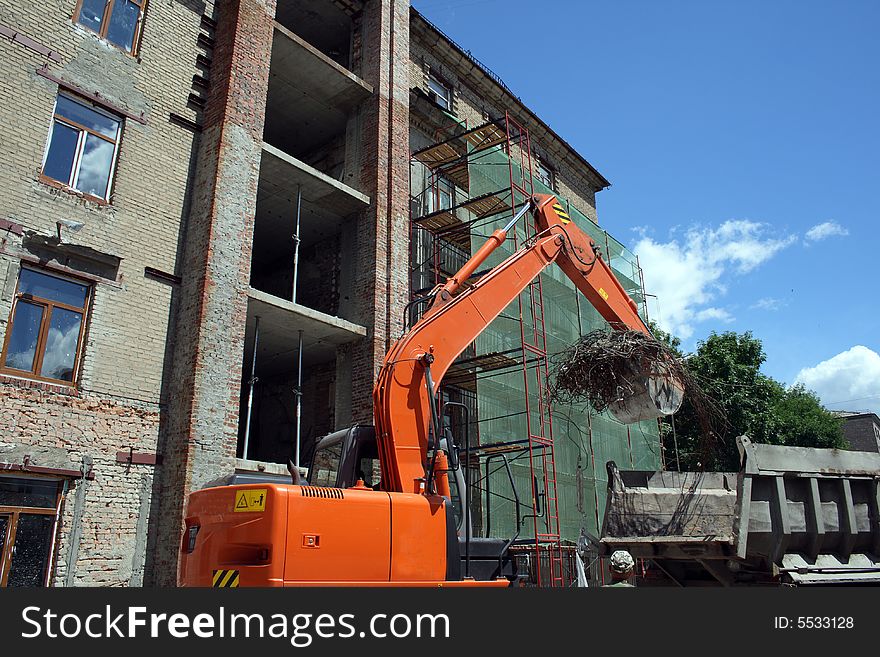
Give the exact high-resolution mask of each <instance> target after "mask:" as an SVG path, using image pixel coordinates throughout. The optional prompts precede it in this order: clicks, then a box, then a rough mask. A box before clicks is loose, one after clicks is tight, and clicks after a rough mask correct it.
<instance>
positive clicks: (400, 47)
mask: <svg viewBox="0 0 880 657" xmlns="http://www.w3.org/2000/svg"><path fill="white" fill-rule="evenodd" d="M358 27H359V31H360V32H361V35H362V37H361V38H362V41H361V42H360V43H359V45H358V48H357V52H359V53H360V59H359V62H358V68H359V70H360V75H361V77H362V78H363V79H364V80H365V81H366V82H368V83H369V84H371V85H372V86H373V89H374V90H375V94H374V95H373V97H372V98H370V99H368V100H367V101H365V102H364V104H363V106H362V107H361V111H360V115H359V117H358V120H359V124H360V134H361V136H362V141H361V148H360V149H359V151H360V152H359V157H360V165H359V167H358V168H359V171H358V178H359V180H360V185H359V186H358V187H359V188H360V189H363V190H364V191H365V192H366V193H367V194H369V196H370V198H371V200H372V203H371V205H370V208H369V210H367V211H366V212H365V213H364V215H363V216H362V217H360V218H359V219H358V222H357V236H356V242H357V247H356V255H355V271H357V272H363V273H364V275H360V276H356V277H355V282H354V291H353V297H354V298H353V300H352V306H353V314H354V318H355V321H360V322H361V323H363V324H364V325H366V326H367V327H368V331H369V333H368V335H367V338H366V339H365V340H362V341H360V342H358V343H356V344H354V345H352V346H351V349H350V350H347V352H346V355H347V357H348V359H349V361H350V362H349V364H350V368H351V373H352V374H351V379H352V381H351V386H352V388H351V389H352V393H351V394H352V402H351V417H352V421H353V422H364V423H372V420H373V405H372V390H373V383H374V381H375V376H376V373H377V372H378V370H379V367H381V364H382V360H383V358H384V356H385V352H386V351H387V349H388V346H389V344H390V340H391V339H392V338H393V337H396V336H397V335H398V334H399V332H400V311H401V309H402V308H403V306H404V305H405V304H406V302H407V300H408V299H407V298H408V294H409V289H408V281H407V268H406V267H405V266H401V265H402V264H403V263H407V262H409V148H408V143H409V138H408V133H409V76H408V74H407V66H406V61H407V59H406V57H407V55H406V53H408V52H409V3H408V2H405V1H404V0H372V1H371V2H368V3H367V4H366V6H365V9H364V12H363V16H362V17H361V20H360V25H359V26H358ZM367 272H370V273H371V274H372V273H373V272H375V276H371V275H366V273H367Z"/></svg>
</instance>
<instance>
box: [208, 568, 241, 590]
mask: <svg viewBox="0 0 880 657" xmlns="http://www.w3.org/2000/svg"><path fill="white" fill-rule="evenodd" d="M213 586H214V588H215V589H234V588H237V587H238V571H237V570H215V571H214V583H213Z"/></svg>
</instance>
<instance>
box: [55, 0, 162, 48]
mask: <svg viewBox="0 0 880 657" xmlns="http://www.w3.org/2000/svg"><path fill="white" fill-rule="evenodd" d="M116 1H117V0H105V3H104V13H103V14H102V15H101V29H100V30H99V31H97V32H96V31H95V30H93V29H92V28H90V27H89V26H88V25H86V24H85V23H81V22H80V20H79V17H80V14H81V13H82V6H83V0H76V9H74V11H73V17H72V18H71V20H72V21H73V22H74V23H75V24H76V25H79V26H80V27H83V28H85V29H87V30H88V31H89V32H91V33H92V34H97V35H98V38H99V39H101V41H105V42H107V43H109V44H110V45H111V46H113V47H114V48H116V49H117V50H119V51H121V52H124V53H125V54H126V55H131V56H132V57H137V56H138V55H139V53H140V49H141V35H142V33H143V30H144V16H145V14H146V12H147V2H148V1H149V0H127V1H128V2H132V3H134V4H136V5H138V6H139V7H140V9H141V12H140V15H139V16H138V20H137V26H136V27H135V28H134V35H132V39H131V50H125V49H124V48H123V47H122V46H120V45H118V44H115V43H113V42H112V41H110V40H109V39H108V38H107V29H108V28H109V25H110V21H109V18H110V17H111V16H112V15H113V7H114V6H115V5H116ZM122 1H123V2H124V1H126V0H122Z"/></svg>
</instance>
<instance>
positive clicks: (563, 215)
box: [553, 203, 571, 224]
mask: <svg viewBox="0 0 880 657" xmlns="http://www.w3.org/2000/svg"><path fill="white" fill-rule="evenodd" d="M553 211H554V212H555V213H556V216H557V217H559V221H561V222H562V223H564V224H567V223H570V222H571V217H569V216H568V213H567V212H566V211H565V208H563V207H562V206H561V205H559V203H554V204H553Z"/></svg>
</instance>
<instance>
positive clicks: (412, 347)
mask: <svg viewBox="0 0 880 657" xmlns="http://www.w3.org/2000/svg"><path fill="white" fill-rule="evenodd" d="M530 207H531V209H532V211H533V212H534V213H535V219H536V225H537V227H538V234H537V235H536V236H535V237H534V238H533V240H532V241H531V242H530V243H529V244H528V245H527V246H526V247H524V248H522V249H520V250H518V251H517V252H516V253H514V254H512V255H511V256H510V257H508V258H507V259H506V260H505V261H504V262H502V263H501V264H499V265H498V266H496V267H495V268H493V269H492V270H491V271H490V272H489V273H487V274H486V275H485V276H483V277H482V278H481V279H480V280H479V281H477V282H476V283H475V284H473V286H471V287H468V288H466V289H464V288H463V286H464V284H465V282H466V281H467V279H468V278H469V277H470V276H471V274H473V272H474V271H476V269H477V268H478V267H479V266H480V265H481V264H482V263H483V262H485V260H486V258H487V257H488V256H489V254H490V253H491V252H492V251H494V250H495V249H496V248H497V247H498V246H500V245H501V244H502V243H503V242H504V240H505V239H506V237H507V230H508V229H509V228H510V226H511V224H512V223H513V222H511V224H509V225H508V226H507V227H506V228H504V229H499V230H497V231H495V233H494V234H493V235H492V236H491V237H490V238H489V240H488V241H487V242H486V244H484V245H483V247H482V248H480V249H479V250H478V251H477V253H476V254H474V256H473V257H472V258H471V259H470V260H469V261H468V262H467V263H466V264H465V265H464V266H463V267H462V268H461V270H459V272H458V273H457V274H456V275H455V276H453V277H451V278H450V279H449V280H448V281H447V282H446V283H445V284H444V285H443V286H442V287H441V288H440V289H439V290H438V291H437V292H436V295H435V299H434V302H433V304H432V305H431V307H430V308H429V309H428V310H427V312H426V313H425V314H424V315H423V316H422V318H421V319H420V320H419V321H418V322H416V324H415V325H414V326H413V327H412V329H411V330H410V331H409V332H408V333H407V334H405V335H404V336H403V337H401V338H400V339H399V340H398V341H397V342H396V343H395V344H394V345H393V346H392V348H391V349H390V350H389V352H388V354H387V355H386V357H385V361H384V363H383V365H382V368H381V370H380V372H379V376H378V379H377V382H376V386H375V388H374V391H373V397H374V399H373V401H374V413H375V418H374V419H375V427H376V440H377V442H378V445H379V451H380V460H381V464H382V479H383V488H385V490H393V491H401V492H409V493H425V492H426V488H425V487H426V481H425V477H426V467H425V465H426V464H425V460H426V455H427V453H428V447H429V445H428V443H429V431H430V429H429V427H430V426H431V425H432V422H433V421H434V420H433V415H432V413H433V411H432V406H431V405H432V397H433V390H435V389H436V388H437V387H438V386H439V384H440V382H441V380H442V378H443V375H444V374H445V373H446V371H447V370H448V369H449V366H450V365H452V363H453V361H454V360H455V359H456V358H457V357H458V356H459V354H461V352H462V351H464V349H465V348H466V347H467V346H468V345H469V344H470V343H471V342H473V341H474V339H475V338H476V337H477V336H478V335H479V334H480V333H481V332H482V331H483V330H484V329H485V328H486V327H487V326H488V325H489V324H490V323H491V322H492V321H493V320H494V319H495V318H496V317H498V315H499V314H500V313H501V312H502V311H503V310H504V309H505V308H506V307H507V306H508V305H509V304H510V303H511V302H512V301H514V300H515V299H516V298H517V296H518V295H519V294H520V292H522V291H523V290H524V289H525V288H526V287H527V286H528V285H529V283H530V282H531V281H532V280H534V278H535V277H536V276H538V274H540V273H541V272H542V271H543V270H544V269H545V268H547V267H548V266H549V265H550V264H552V263H553V262H556V263H557V264H558V265H559V266H560V267H561V269H562V271H563V272H565V274H566V275H567V276H568V277H569V278H570V279H571V280H572V282H573V283H574V284H575V286H576V287H577V288H578V290H580V291H581V292H582V293H583V294H584V295H585V296H586V297H587V299H589V301H590V302H591V303H592V304H593V305H594V306H595V307H596V309H597V310H598V311H599V313H600V314H601V315H602V317H604V318H605V319H606V320H607V321H608V322H609V323H610V324H611V326H612V327H614V328H615V329H632V330H636V331H641V332H644V333H646V334H650V331H649V330H648V327H647V326H645V323H644V322H643V321H642V319H641V318H640V317H639V314H638V309H637V307H636V304H635V303H634V302H633V300H632V299H631V298H630V297H629V295H628V294H627V293H626V291H625V290H624V289H623V287H622V286H621V285H620V282H619V281H618V280H617V278H616V277H615V276H614V274H613V273H612V271H611V269H610V267H609V266H608V265H607V263H605V262H604V261H603V260H602V258H601V257H599V255H598V252H597V250H596V249H595V247H594V244H593V241H592V240H591V239H590V238H589V236H587V235H586V234H585V233H583V232H582V231H581V230H580V229H579V228H577V226H575V225H574V224H573V223H572V222H571V220H570V219H569V218H568V215H567V213H566V212H565V211H564V209H563V208H562V206H561V205H560V204H559V203H558V202H557V200H556V198H555V197H554V196H548V195H535V196H534V197H533V198H532V199H531V204H530ZM517 216H519V215H517ZM658 415H659V413H657V415H655V416H658ZM639 419H644V417H642V416H639Z"/></svg>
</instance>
